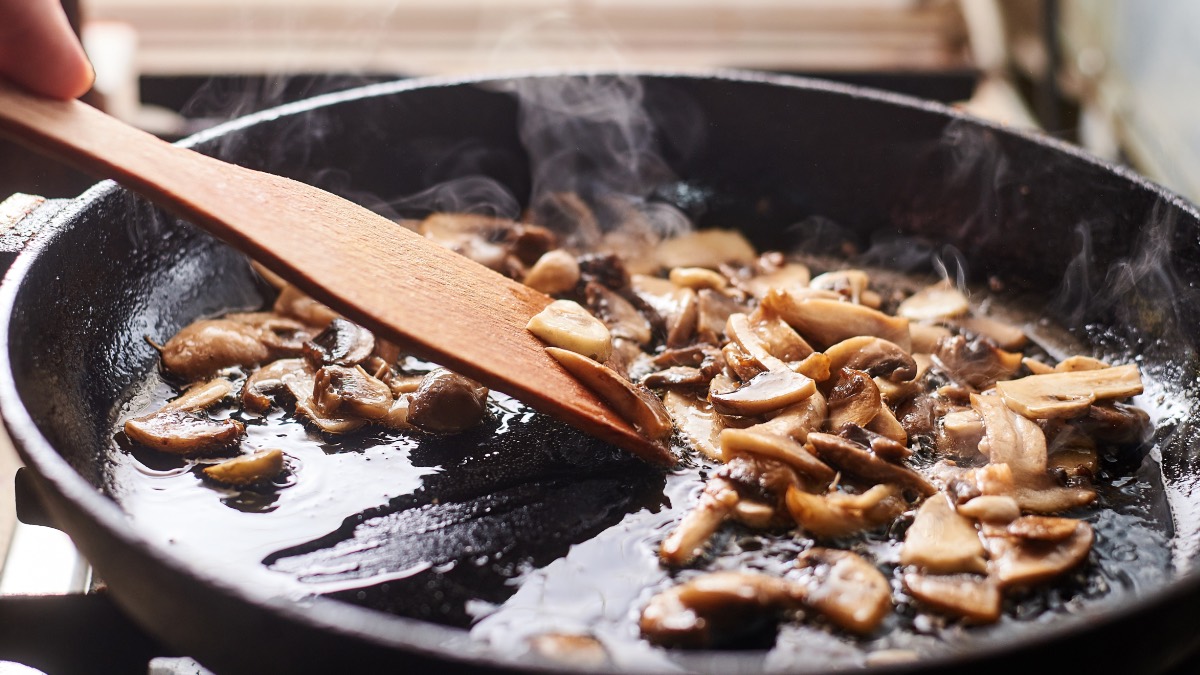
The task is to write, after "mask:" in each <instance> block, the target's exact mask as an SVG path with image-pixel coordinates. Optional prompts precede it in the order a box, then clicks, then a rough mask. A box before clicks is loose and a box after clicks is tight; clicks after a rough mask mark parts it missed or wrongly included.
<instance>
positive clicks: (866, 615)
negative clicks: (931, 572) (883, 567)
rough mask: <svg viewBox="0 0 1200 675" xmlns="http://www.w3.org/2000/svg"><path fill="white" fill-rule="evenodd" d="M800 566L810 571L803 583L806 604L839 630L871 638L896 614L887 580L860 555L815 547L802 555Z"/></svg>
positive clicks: (799, 560) (799, 561) (798, 561)
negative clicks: (890, 616) (869, 635)
mask: <svg viewBox="0 0 1200 675" xmlns="http://www.w3.org/2000/svg"><path fill="white" fill-rule="evenodd" d="M797 564H799V565H801V566H802V569H803V570H805V571H806V572H807V576H805V577H804V580H803V581H802V582H801V583H803V585H804V588H805V590H806V592H805V595H804V604H805V605H807V606H809V607H812V608H813V609H815V610H817V611H818V612H820V613H821V614H822V615H823V616H824V617H825V618H826V619H828V620H829V621H830V622H831V623H833V624H834V625H836V626H838V627H839V628H842V629H844V630H848V631H850V632H852V633H857V634H859V635H867V634H870V633H872V632H874V631H875V630H876V629H877V628H879V625H880V624H881V623H883V620H884V619H885V618H887V615H888V614H889V613H890V612H891V611H892V587H891V585H889V584H888V580H887V577H885V576H883V573H882V572H880V571H879V570H878V569H876V568H875V566H874V565H872V564H871V563H869V562H867V561H866V560H865V559H863V558H862V557H861V556H859V555H858V554H855V553H851V552H849V551H838V550H834V549H828V548H811V549H809V550H807V551H805V552H804V553H801V554H800V558H799V559H798V560H797Z"/></svg>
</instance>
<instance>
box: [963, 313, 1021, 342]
mask: <svg viewBox="0 0 1200 675" xmlns="http://www.w3.org/2000/svg"><path fill="white" fill-rule="evenodd" d="M951 323H953V324H954V325H956V326H958V327H959V328H962V329H964V330H967V331H969V332H971V333H974V334H976V335H982V336H984V337H986V338H988V339H990V340H991V341H992V342H995V343H996V344H997V345H998V346H999V347H1000V348H1001V349H1006V350H1008V351H1015V350H1018V349H1021V348H1023V347H1024V346H1025V343H1027V342H1028V341H1029V338H1027V337H1026V336H1025V332H1024V331H1022V330H1021V329H1020V328H1017V327H1016V326H1013V325H1010V324H1007V323H1004V322H1003V321H997V320H996V319H992V318H989V317H986V316H978V315H976V316H962V317H958V318H956V319H953V320H952V321H951Z"/></svg>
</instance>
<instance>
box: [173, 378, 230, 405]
mask: <svg viewBox="0 0 1200 675" xmlns="http://www.w3.org/2000/svg"><path fill="white" fill-rule="evenodd" d="M232 393H233V383H232V382H230V381H229V380H227V379H225V378H223V377H217V378H214V379H211V380H209V381H207V382H197V383H196V384H193V385H191V386H189V387H188V388H187V389H185V390H184V392H183V393H182V394H180V395H179V397H178V398H176V399H174V400H172V401H168V402H167V404H166V405H164V406H163V408H162V409H163V410H183V411H185V412H198V411H201V410H204V409H205V408H210V407H212V406H214V405H216V404H217V403H218V402H220V401H221V400H222V399H224V398H225V397H226V396H229V395H230V394H232Z"/></svg>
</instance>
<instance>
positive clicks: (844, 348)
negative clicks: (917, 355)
mask: <svg viewBox="0 0 1200 675" xmlns="http://www.w3.org/2000/svg"><path fill="white" fill-rule="evenodd" d="M825 356H828V357H829V368H830V370H832V371H833V372H838V371H840V370H841V369H842V368H850V369H851V370H861V371H863V372H865V373H867V374H868V375H870V376H871V377H878V378H882V379H884V380H887V381H889V382H908V381H911V380H912V379H913V378H915V377H916V376H917V362H916V361H915V360H913V357H912V356H910V355H909V353H908V352H906V351H904V350H903V349H901V348H900V346H899V345H897V344H896V343H894V342H889V341H887V340H884V339H883V338H878V337H874V336H870V335H858V336H855V337H852V338H848V339H846V340H842V341H841V342H839V343H837V344H835V345H833V346H831V347H830V348H829V349H826V350H825Z"/></svg>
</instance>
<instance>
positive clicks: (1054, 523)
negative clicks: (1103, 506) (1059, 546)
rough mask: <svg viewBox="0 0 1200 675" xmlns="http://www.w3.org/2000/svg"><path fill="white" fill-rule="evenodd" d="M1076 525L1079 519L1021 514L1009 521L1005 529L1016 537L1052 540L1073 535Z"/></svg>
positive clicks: (1060, 539)
mask: <svg viewBox="0 0 1200 675" xmlns="http://www.w3.org/2000/svg"><path fill="white" fill-rule="evenodd" d="M1078 525H1079V521H1078V520H1075V519H1073V518H1053V517H1050V516H1022V517H1020V518H1017V519H1016V520H1013V521H1012V522H1010V523H1009V524H1008V528H1007V531H1008V533H1009V534H1010V535H1012V536H1014V537H1017V538H1018V539H1024V540H1027V541H1047V542H1053V541H1062V540H1064V539H1067V538H1068V537H1071V536H1074V534H1075V530H1076V529H1077V528H1078Z"/></svg>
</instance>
